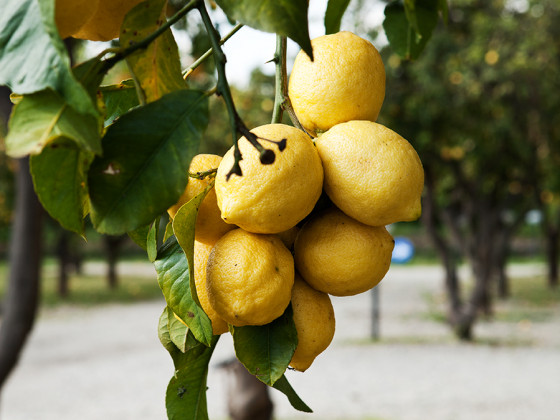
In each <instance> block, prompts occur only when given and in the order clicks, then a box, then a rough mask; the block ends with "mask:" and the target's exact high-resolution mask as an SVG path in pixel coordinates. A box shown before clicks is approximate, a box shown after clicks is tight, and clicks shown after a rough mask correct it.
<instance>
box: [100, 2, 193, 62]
mask: <svg viewBox="0 0 560 420" xmlns="http://www.w3.org/2000/svg"><path fill="white" fill-rule="evenodd" d="M199 1H200V0H191V1H190V2H188V3H187V4H186V5H184V6H183V7H182V8H181V9H180V10H179V11H177V13H175V14H174V15H173V16H171V17H170V18H169V19H168V20H167V21H166V22H165V23H164V24H163V25H161V26H160V27H159V28H158V29H156V30H155V31H154V32H152V33H151V34H150V35H148V36H147V37H146V38H143V39H141V40H140V41H138V42H136V43H134V44H131V45H129V46H127V47H121V48H118V49H117V50H116V51H115V55H114V56H112V57H110V58H108V59H107V60H105V65H106V66H109V67H108V68H111V67H113V66H114V65H115V64H116V63H117V62H119V61H120V60H122V59H124V58H126V57H128V56H129V55H130V54H132V53H134V52H135V51H138V50H140V49H143V48H147V47H148V45H150V44H151V43H152V42H153V41H154V40H156V39H157V38H158V37H159V36H160V35H161V34H163V33H164V32H165V31H167V30H168V29H169V28H171V26H172V25H174V24H175V23H177V22H178V21H179V20H180V19H181V18H183V16H185V15H186V14H187V13H189V12H190V11H191V10H193V9H195V8H196V7H197V4H198V3H199ZM112 51H114V49H110V50H107V52H112Z"/></svg>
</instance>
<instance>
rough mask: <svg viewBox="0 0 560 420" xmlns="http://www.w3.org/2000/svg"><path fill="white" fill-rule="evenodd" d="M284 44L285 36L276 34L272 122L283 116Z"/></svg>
mask: <svg viewBox="0 0 560 420" xmlns="http://www.w3.org/2000/svg"><path fill="white" fill-rule="evenodd" d="M286 46H287V39H286V37H285V36H282V35H276V52H275V54H274V60H273V61H274V63H275V64H276V78H275V83H274V85H275V94H274V108H273V111H272V124H277V123H281V122H282V117H283V116H284V102H285V101H286V96H287V95H286V91H287V85H288V83H287V80H288V77H287V75H286Z"/></svg>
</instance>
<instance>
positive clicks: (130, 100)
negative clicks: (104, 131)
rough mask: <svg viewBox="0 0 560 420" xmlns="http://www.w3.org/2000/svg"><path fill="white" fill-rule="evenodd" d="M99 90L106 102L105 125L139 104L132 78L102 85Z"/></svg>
mask: <svg viewBox="0 0 560 420" xmlns="http://www.w3.org/2000/svg"><path fill="white" fill-rule="evenodd" d="M99 91H100V92H101V95H102V96H103V103H104V104H105V127H107V126H108V125H111V124H112V123H113V122H115V120H116V119H117V118H119V117H120V116H121V115H122V114H124V113H125V112H128V111H129V110H130V109H132V108H134V107H136V106H138V105H139V102H138V95H137V94H136V88H135V86H134V81H133V80H132V79H129V80H123V81H122V82H121V83H119V84H116V85H108V86H101V88H100V89H99Z"/></svg>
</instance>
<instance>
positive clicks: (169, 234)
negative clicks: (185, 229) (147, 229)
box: [163, 220, 174, 242]
mask: <svg viewBox="0 0 560 420" xmlns="http://www.w3.org/2000/svg"><path fill="white" fill-rule="evenodd" d="M173 235H174V232H173V221H172V220H170V221H169V222H168V223H167V225H166V226H165V233H164V234H163V242H166V241H167V240H168V239H169V238H171V237H172V236H173Z"/></svg>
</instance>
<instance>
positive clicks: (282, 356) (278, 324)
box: [231, 305, 297, 386]
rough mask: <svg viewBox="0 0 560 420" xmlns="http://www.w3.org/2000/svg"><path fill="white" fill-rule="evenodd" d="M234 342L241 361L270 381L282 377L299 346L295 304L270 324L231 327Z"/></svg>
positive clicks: (261, 377)
mask: <svg viewBox="0 0 560 420" xmlns="http://www.w3.org/2000/svg"><path fill="white" fill-rule="evenodd" d="M231 335H232V336H233V345H234V347H235V354H236V356H237V358H238V359H239V361H240V362H241V363H243V365H244V366H245V367H246V368H247V370H248V371H249V372H251V373H252V374H253V375H255V376H256V377H257V378H258V379H259V380H261V381H262V382H264V383H265V384H267V385H270V386H272V385H274V383H275V382H276V381H277V380H278V379H280V378H281V377H282V375H283V374H284V372H285V371H286V368H287V367H288V365H289V364H290V361H291V360H292V356H293V355H294V351H295V349H296V347H297V332H296V326H295V324H294V320H293V311H292V306H291V305H290V306H288V308H287V309H286V311H285V312H284V314H283V315H282V316H281V317H279V318H277V319H275V320H274V321H272V322H271V323H269V324H267V325H262V326H246V327H232V330H231Z"/></svg>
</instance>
